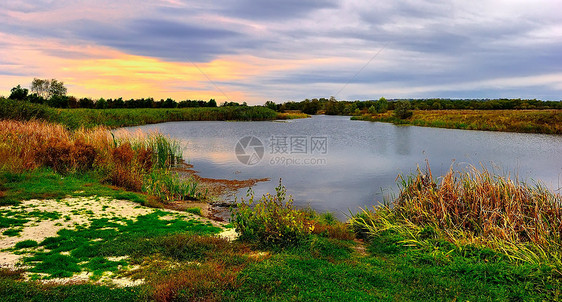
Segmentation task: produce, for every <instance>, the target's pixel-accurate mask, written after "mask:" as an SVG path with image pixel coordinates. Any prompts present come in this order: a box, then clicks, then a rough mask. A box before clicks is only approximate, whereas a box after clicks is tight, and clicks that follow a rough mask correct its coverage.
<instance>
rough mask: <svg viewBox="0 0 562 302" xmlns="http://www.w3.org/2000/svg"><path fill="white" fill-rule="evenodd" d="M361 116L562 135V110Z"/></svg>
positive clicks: (435, 112)
mask: <svg viewBox="0 0 562 302" xmlns="http://www.w3.org/2000/svg"><path fill="white" fill-rule="evenodd" d="M360 119H366V120H371V121H382V122H395V123H401V124H412V125H417V126H427V127H438V128H454V129H469V130H489V131H506V132H527V133H549V134H562V110H415V111H414V114H413V116H412V117H411V118H409V119H406V120H399V119H396V118H394V117H393V116H392V112H387V113H383V114H375V115H370V116H364V117H361V118H360Z"/></svg>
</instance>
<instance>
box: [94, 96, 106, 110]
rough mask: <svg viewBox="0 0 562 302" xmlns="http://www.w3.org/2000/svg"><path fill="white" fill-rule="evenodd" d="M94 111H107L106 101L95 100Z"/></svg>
mask: <svg viewBox="0 0 562 302" xmlns="http://www.w3.org/2000/svg"><path fill="white" fill-rule="evenodd" d="M96 109H107V101H106V100H105V99H104V98H101V99H99V100H97V101H96Z"/></svg>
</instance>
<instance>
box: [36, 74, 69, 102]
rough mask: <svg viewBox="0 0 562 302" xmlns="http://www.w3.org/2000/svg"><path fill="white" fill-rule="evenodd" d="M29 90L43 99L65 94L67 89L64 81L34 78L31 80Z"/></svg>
mask: <svg viewBox="0 0 562 302" xmlns="http://www.w3.org/2000/svg"><path fill="white" fill-rule="evenodd" d="M31 92H32V93H35V94H37V95H38V96H40V97H42V98H44V99H49V98H51V97H53V96H65V95H66V93H67V89H66V87H65V86H64V82H61V81H58V80H56V79H51V80H47V79H45V80H42V79H38V78H34V79H33V81H32V82H31Z"/></svg>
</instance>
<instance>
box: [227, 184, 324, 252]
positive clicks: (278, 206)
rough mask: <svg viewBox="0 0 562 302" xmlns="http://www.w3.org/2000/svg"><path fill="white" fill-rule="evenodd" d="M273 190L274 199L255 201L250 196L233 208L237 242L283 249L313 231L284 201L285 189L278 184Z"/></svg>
mask: <svg viewBox="0 0 562 302" xmlns="http://www.w3.org/2000/svg"><path fill="white" fill-rule="evenodd" d="M275 190H276V192H277V194H276V195H275V196H272V195H270V194H266V195H264V196H262V197H261V198H260V199H259V200H258V201H254V196H253V193H251V192H250V193H249V200H248V202H245V201H242V202H240V203H238V204H237V207H236V208H234V210H233V218H232V224H233V225H234V227H235V228H236V231H237V232H238V233H239V234H240V240H243V241H248V242H254V243H257V244H261V245H266V246H278V247H285V246H291V245H298V244H300V243H302V242H303V241H305V240H306V239H307V238H308V237H309V235H310V233H311V232H312V231H313V230H314V225H313V222H312V221H310V220H308V219H307V215H306V213H305V212H302V211H299V210H297V209H295V208H294V207H293V200H292V198H291V197H289V199H288V200H287V201H285V199H286V189H285V187H283V185H282V184H281V181H279V186H278V187H277V188H275Z"/></svg>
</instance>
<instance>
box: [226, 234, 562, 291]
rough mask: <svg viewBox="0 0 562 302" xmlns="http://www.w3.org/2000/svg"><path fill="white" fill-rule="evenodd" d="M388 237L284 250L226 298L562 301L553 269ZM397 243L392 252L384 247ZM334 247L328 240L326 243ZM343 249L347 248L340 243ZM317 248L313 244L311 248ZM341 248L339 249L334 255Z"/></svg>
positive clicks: (246, 275)
mask: <svg viewBox="0 0 562 302" xmlns="http://www.w3.org/2000/svg"><path fill="white" fill-rule="evenodd" d="M397 239H399V238H396V237H395V236H394V235H393V234H389V233H387V234H382V235H381V236H380V237H379V238H378V239H377V240H375V241H373V242H372V243H371V244H370V245H369V247H368V251H369V255H366V256H360V255H357V254H352V253H350V252H349V251H347V252H344V253H341V252H340V251H338V248H337V245H336V246H332V247H331V249H332V250H334V251H333V252H331V253H333V254H335V255H341V257H340V258H339V259H334V258H333V257H330V258H324V257H323V256H322V255H316V256H315V253H302V251H300V252H290V251H286V252H283V253H280V254H276V255H275V256H273V257H271V258H270V259H268V260H265V261H263V262H257V263H253V264H251V265H249V266H248V267H247V269H245V270H244V271H242V272H241V273H240V275H239V279H240V280H243V283H242V285H241V286H240V287H239V288H238V289H236V290H234V291H230V292H227V293H225V296H226V297H227V298H228V299H232V300H235V301H265V300H267V301H455V300H456V301H543V300H551V299H553V300H554V299H556V298H557V297H558V298H559V297H560V289H559V285H560V281H561V280H560V278H559V277H556V273H555V272H553V271H552V270H551V269H549V268H547V267H541V266H537V265H513V264H511V263H508V262H505V261H503V260H502V258H501V257H500V258H494V257H492V256H483V257H481V255H488V254H489V251H486V250H478V249H474V250H473V251H472V254H467V255H459V254H452V255H450V256H449V257H448V259H443V260H440V259H435V258H434V257H433V256H432V253H431V251H426V250H419V249H418V248H415V247H409V246H405V245H403V244H400V243H399V240H398V241H397ZM392 243H394V244H398V245H400V247H399V248H392V249H386V248H383V247H381V246H380V245H384V244H392ZM325 244H328V243H325ZM339 244H341V243H339ZM312 250H314V247H313V246H312ZM336 251H337V252H336Z"/></svg>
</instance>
